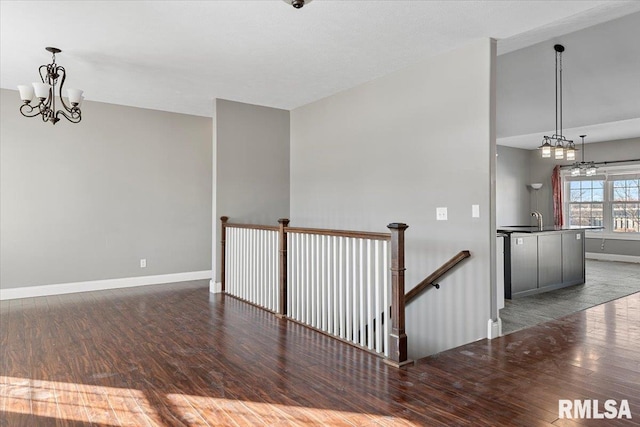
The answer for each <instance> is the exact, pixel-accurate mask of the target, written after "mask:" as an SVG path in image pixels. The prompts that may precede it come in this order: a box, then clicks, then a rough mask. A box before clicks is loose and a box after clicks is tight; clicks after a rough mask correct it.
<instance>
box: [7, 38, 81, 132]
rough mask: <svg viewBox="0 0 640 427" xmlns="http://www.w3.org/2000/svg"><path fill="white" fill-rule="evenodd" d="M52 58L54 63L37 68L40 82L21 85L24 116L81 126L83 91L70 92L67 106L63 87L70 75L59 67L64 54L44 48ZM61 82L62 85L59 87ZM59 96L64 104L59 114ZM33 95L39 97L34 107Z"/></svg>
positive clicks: (51, 48)
mask: <svg viewBox="0 0 640 427" xmlns="http://www.w3.org/2000/svg"><path fill="white" fill-rule="evenodd" d="M45 49H46V50H47V51H48V52H51V54H52V55H53V58H52V62H51V64H48V65H41V66H40V68H39V69H38V71H39V73H40V80H41V82H36V83H32V85H31V86H29V85H20V86H18V90H19V91H20V98H21V99H22V106H21V107H20V113H22V115H23V116H25V117H37V116H40V117H41V118H42V121H44V122H51V124H54V125H55V124H56V123H58V121H59V120H60V116H62V117H64V118H65V119H67V120H69V121H70V122H71V123H78V122H80V120H82V112H81V111H80V105H81V104H82V99H83V96H82V91H81V90H80V89H67V91H66V94H67V97H68V103H69V104H68V105H67V103H66V102H65V100H64V98H63V97H62V93H63V92H62V87H63V86H64V81H65V79H66V78H67V72H66V70H65V69H64V67H62V66H60V65H58V64H56V53H60V52H62V51H61V50H60V49H58V48H56V47H47V48H45ZM58 82H60V84H59V85H58ZM56 95H57V96H58V97H59V98H60V103H61V104H62V107H63V108H61V109H59V110H57V111H56ZM34 96H35V97H36V98H38V104H37V105H35V106H34V105H32V104H31V101H32V100H33V98H34Z"/></svg>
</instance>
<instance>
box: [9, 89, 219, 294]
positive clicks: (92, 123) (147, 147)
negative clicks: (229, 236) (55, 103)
mask: <svg viewBox="0 0 640 427" xmlns="http://www.w3.org/2000/svg"><path fill="white" fill-rule="evenodd" d="M0 98H1V107H0V108H1V109H0V117H1V121H2V126H1V127H0V287H2V288H3V289H8V288H22V287H33V286H46V285H53V284H69V283H86V282H91V281H101V280H107V279H123V278H132V277H140V276H157V275H166V274H176V273H185V272H201V271H209V270H211V194H212V185H211V183H212V179H211V132H212V130H211V120H210V119H208V118H205V117H196V116H189V115H184V114H175V113H167V112H161V111H154V110H146V109H140V108H131V107H123V106H117V105H112V104H104V103H97V102H90V101H88V102H86V103H84V104H83V108H82V110H83V119H82V122H81V123H80V124H71V123H69V122H67V121H66V120H65V119H62V120H61V121H60V122H59V123H58V124H56V125H55V126H53V125H51V124H50V123H44V122H42V120H41V119H39V118H25V117H23V116H21V115H20V113H19V110H18V109H19V106H20V105H21V102H20V97H19V95H18V93H17V91H11V90H4V89H3V90H2V91H1V92H0ZM141 258H145V259H146V260H147V267H146V268H144V269H143V268H140V264H139V262H140V259H141ZM79 289H81V287H80V288H79Z"/></svg>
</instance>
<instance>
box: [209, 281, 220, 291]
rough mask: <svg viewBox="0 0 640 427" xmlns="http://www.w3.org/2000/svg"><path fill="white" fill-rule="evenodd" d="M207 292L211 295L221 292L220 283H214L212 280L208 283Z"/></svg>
mask: <svg viewBox="0 0 640 427" xmlns="http://www.w3.org/2000/svg"><path fill="white" fill-rule="evenodd" d="M209 292H210V293H212V294H219V293H221V292H222V283H220V282H215V281H214V280H213V279H211V280H210V281H209Z"/></svg>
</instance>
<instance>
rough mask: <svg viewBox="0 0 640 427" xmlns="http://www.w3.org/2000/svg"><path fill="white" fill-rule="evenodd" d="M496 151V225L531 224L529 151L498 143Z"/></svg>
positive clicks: (532, 207) (532, 206) (532, 205)
mask: <svg viewBox="0 0 640 427" xmlns="http://www.w3.org/2000/svg"><path fill="white" fill-rule="evenodd" d="M497 151H498V158H497V165H496V224H497V225H498V227H500V226H506V225H526V224H530V223H531V211H532V209H534V206H535V203H533V204H532V203H531V200H530V193H531V192H533V191H534V190H532V189H531V188H530V187H529V184H531V183H530V182H529V175H530V171H529V162H530V159H529V150H523V149H521V148H512V147H505V146H503V145H499V146H498V147H497ZM534 196H535V194H534ZM534 202H535V198H534Z"/></svg>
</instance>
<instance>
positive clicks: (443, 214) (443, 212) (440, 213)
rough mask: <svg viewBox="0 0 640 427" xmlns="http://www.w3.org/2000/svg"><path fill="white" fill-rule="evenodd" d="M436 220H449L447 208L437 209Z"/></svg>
mask: <svg viewBox="0 0 640 427" xmlns="http://www.w3.org/2000/svg"><path fill="white" fill-rule="evenodd" d="M436 220H438V221H446V220H447V208H436Z"/></svg>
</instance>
